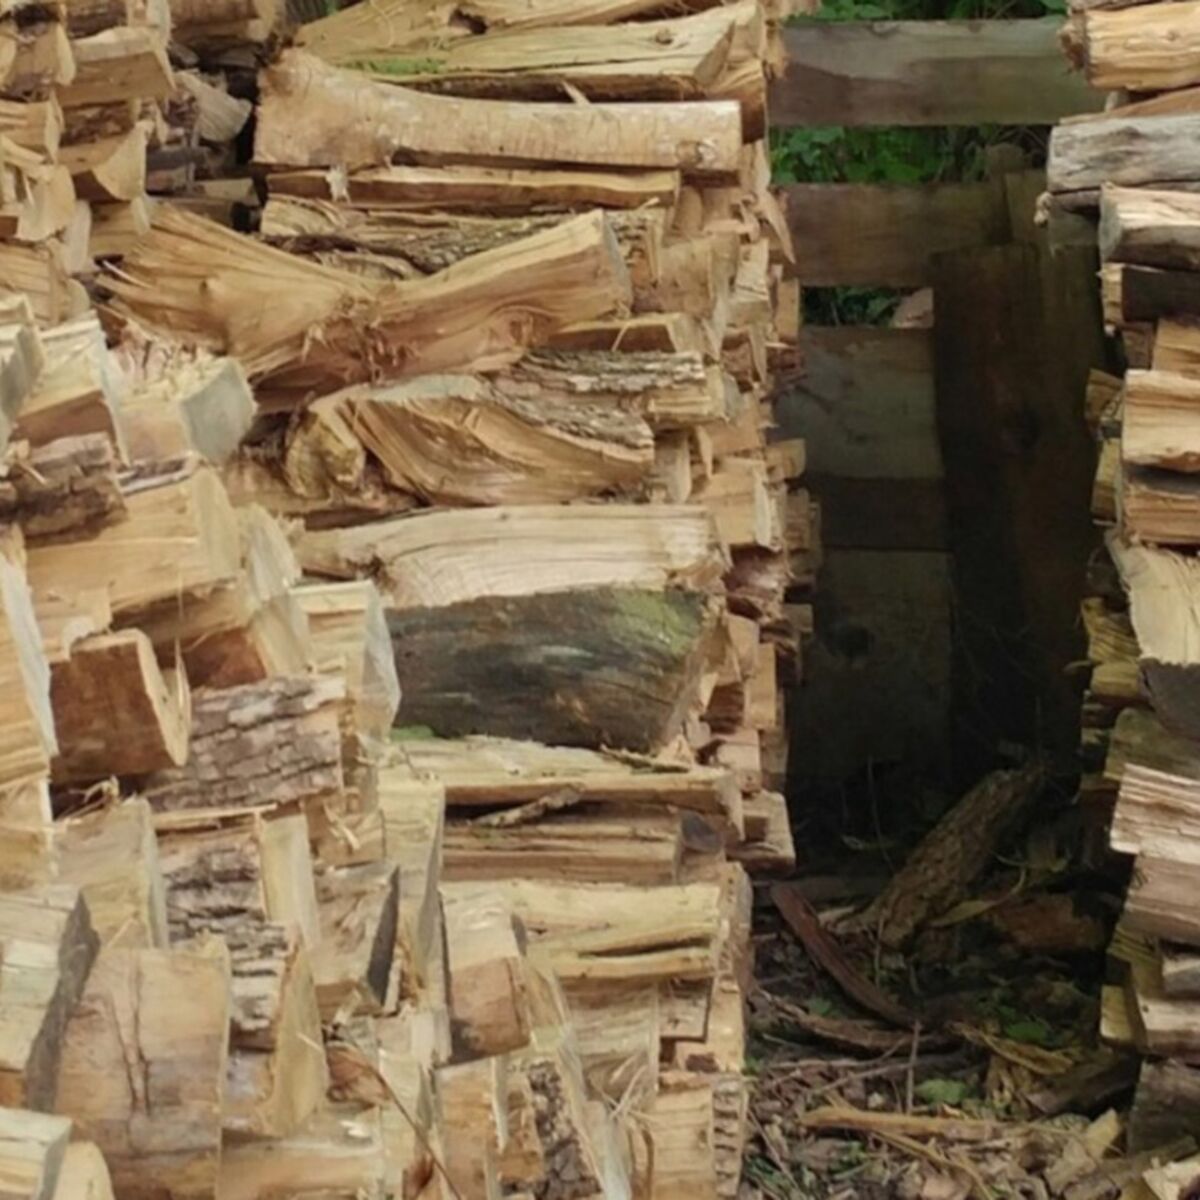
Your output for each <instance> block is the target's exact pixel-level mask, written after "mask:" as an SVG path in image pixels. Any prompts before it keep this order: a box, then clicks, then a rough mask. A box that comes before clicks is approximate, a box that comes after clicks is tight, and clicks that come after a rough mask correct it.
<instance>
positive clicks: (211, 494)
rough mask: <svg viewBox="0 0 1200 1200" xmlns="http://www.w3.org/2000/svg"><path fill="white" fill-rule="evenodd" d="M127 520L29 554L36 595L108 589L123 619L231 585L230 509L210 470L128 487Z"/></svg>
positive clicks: (233, 528)
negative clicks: (80, 537)
mask: <svg viewBox="0 0 1200 1200" xmlns="http://www.w3.org/2000/svg"><path fill="white" fill-rule="evenodd" d="M125 500H126V504H127V506H128V513H129V515H128V518H127V519H126V520H124V521H122V522H120V523H119V524H117V525H110V526H108V527H107V528H105V529H102V530H100V531H99V532H98V533H97V534H96V535H95V536H94V537H92V538H90V539H88V540H87V541H84V542H71V543H65V544H62V545H54V546H40V547H34V548H31V549H30V552H29V578H30V583H31V585H32V587H33V590H34V593H35V594H37V593H38V592H42V591H47V592H58V593H59V594H60V595H63V596H70V595H72V594H73V595H79V594H80V593H82V592H86V591H90V590H91V589H94V588H103V587H107V588H108V591H109V595H110V597H111V601H112V608H113V613H114V615H115V616H116V617H117V619H118V620H121V619H124V620H126V621H132V620H136V619H137V616H138V614H144V613H146V612H147V611H148V610H152V609H153V608H154V606H155V605H160V604H171V605H172V606H173V608H174V609H175V611H178V608H179V607H181V606H182V605H184V604H185V603H186V600H187V599H188V597H197V596H203V595H205V594H206V593H208V592H211V591H212V590H213V589H214V588H216V587H219V586H221V585H222V584H229V583H231V582H233V580H234V579H235V578H236V576H237V572H238V569H239V566H240V564H239V561H238V553H237V547H238V540H237V525H236V519H235V517H234V513H233V508H232V506H231V505H230V503H229V499H228V497H227V496H226V494H225V489H224V488H223V487H222V486H221V482H220V480H219V478H218V477H217V476H216V474H215V473H214V472H213V471H212V470H210V469H209V468H207V467H201V468H199V469H196V470H190V471H186V472H181V473H177V474H175V475H171V476H166V477H154V478H151V479H148V480H137V481H135V482H133V483H130V484H127V485H126V487H125Z"/></svg>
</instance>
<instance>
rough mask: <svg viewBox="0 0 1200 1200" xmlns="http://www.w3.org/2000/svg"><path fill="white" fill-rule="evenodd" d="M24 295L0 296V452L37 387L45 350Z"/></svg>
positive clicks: (30, 307) (6, 445) (6, 444)
mask: <svg viewBox="0 0 1200 1200" xmlns="http://www.w3.org/2000/svg"><path fill="white" fill-rule="evenodd" d="M34 322H35V317H34V312H33V306H32V305H31V304H30V303H29V301H28V299H26V297H25V296H24V294H22V295H20V296H13V297H11V298H8V297H4V296H0V450H3V449H7V447H8V441H9V437H10V435H11V433H12V425H13V422H14V421H15V419H16V417H17V414H18V413H19V412H20V411H21V409H22V408H24V406H25V404H26V402H27V401H28V399H29V397H30V396H31V395H32V394H33V390H34V388H35V387H36V386H37V382H38V378H39V377H40V376H41V373H42V371H43V370H44V369H45V366H46V350H45V347H44V346H43V344H42V339H41V336H40V334H39V333H38V329H37V326H36V325H35V324H34Z"/></svg>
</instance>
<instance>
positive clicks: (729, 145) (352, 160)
mask: <svg viewBox="0 0 1200 1200" xmlns="http://www.w3.org/2000/svg"><path fill="white" fill-rule="evenodd" d="M299 95H304V96H305V97H307V98H308V103H315V102H316V98H317V97H318V96H319V97H321V99H320V107H321V109H322V111H323V112H326V113H328V114H329V117H330V120H329V124H328V128H322V127H321V126H319V125H316V124H310V125H309V126H308V127H307V128H301V127H299V126H298V125H297V123H296V122H295V120H294V111H295V110H294V103H295V99H296V97H297V96H299ZM698 105H699V106H701V107H698ZM335 114H341V115H335ZM528 117H529V110H528V109H527V108H526V107H525V106H523V105H522V104H521V103H519V102H507V101H500V100H470V99H467V100H460V99H455V98H452V97H447V96H429V95H425V94H423V93H421V92H414V91H411V90H410V89H407V88H399V87H394V86H391V85H388V84H380V83H372V82H370V81H369V80H365V79H363V78H362V77H361V76H357V75H355V74H354V73H353V72H349V71H340V70H338V69H336V68H333V67H329V66H327V65H326V64H324V63H322V62H321V61H320V60H319V59H316V58H314V57H312V56H311V55H308V54H305V53H304V52H303V51H299V50H295V51H289V52H288V53H286V54H285V55H284V56H283V58H281V59H280V61H279V63H278V64H277V65H276V66H274V67H272V68H271V69H270V70H269V71H268V72H267V73H266V74H265V75H264V77H263V80H262V100H261V102H260V109H259V120H258V126H257V130H256V134H255V145H254V156H255V159H256V160H257V161H258V162H261V163H263V164H266V165H275V166H283V167H324V166H344V167H347V168H357V167H373V166H382V165H385V164H387V163H390V162H391V161H392V160H393V158H395V157H397V156H398V155H399V154H401V153H404V154H407V155H415V156H423V157H424V158H425V159H426V160H427V161H433V162H438V161H441V162H456V161H457V162H469V161H471V160H472V159H474V160H476V161H481V163H486V164H489V165H497V164H500V165H508V166H527V165H529V164H531V163H545V164H546V165H551V164H554V165H579V166H590V165H603V166H606V167H622V168H635V169H642V170H646V169H656V168H657V169H668V170H685V171H687V172H689V173H692V174H696V175H700V176H716V177H721V176H726V177H728V176H731V175H736V173H737V163H738V157H739V155H740V152H741V146H742V131H741V114H740V112H739V109H738V105H737V104H736V103H734V102H732V101H725V100H715V101H697V102H692V103H686V104H685V103H680V104H646V105H636V104H625V105H620V106H619V107H616V108H612V109H609V108H608V107H607V106H605V105H602V104H588V105H575V104H551V105H540V106H539V108H538V120H537V121H536V122H530V121H529V119H528ZM697 127H700V128H703V129H704V130H705V136H704V137H703V138H702V139H699V140H697V138H696V136H695V130H696V128H697ZM434 130H436V131H437V136H436V137H435V136H433V131H434Z"/></svg>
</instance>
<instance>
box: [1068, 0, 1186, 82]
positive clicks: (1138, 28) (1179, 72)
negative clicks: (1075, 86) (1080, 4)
mask: <svg viewBox="0 0 1200 1200" xmlns="http://www.w3.org/2000/svg"><path fill="white" fill-rule="evenodd" d="M1077 29H1078V33H1079V36H1080V38H1081V42H1082V50H1083V58H1084V67H1085V70H1086V71H1087V77H1088V82H1089V83H1090V84H1091V85H1092V86H1093V87H1095V88H1099V89H1100V90H1101V91H1117V90H1120V89H1125V90H1127V91H1131V92H1161V91H1168V90H1170V89H1174V88H1181V87H1187V86H1188V85H1189V84H1193V83H1200V32H1197V31H1198V30H1200V4H1197V3H1196V0H1183V2H1181V3H1172V4H1139V5H1137V6H1135V7H1133V8H1126V9H1119V10H1115V11H1114V10H1106V9H1098V10H1094V11H1092V12H1085V13H1083V14H1082V15H1081V18H1080V21H1079V25H1078V27H1077Z"/></svg>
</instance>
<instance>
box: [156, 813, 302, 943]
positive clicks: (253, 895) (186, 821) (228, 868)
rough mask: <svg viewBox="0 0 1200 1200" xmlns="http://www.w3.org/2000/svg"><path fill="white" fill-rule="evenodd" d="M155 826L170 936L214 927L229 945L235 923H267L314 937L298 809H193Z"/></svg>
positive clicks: (182, 937)
mask: <svg viewBox="0 0 1200 1200" xmlns="http://www.w3.org/2000/svg"><path fill="white" fill-rule="evenodd" d="M157 828H158V837H159V860H160V864H161V869H162V876H163V882H164V885H165V888H166V911H167V921H168V929H169V932H170V936H171V940H172V941H173V942H186V941H189V940H190V939H192V938H195V937H197V936H199V935H200V934H203V933H219V934H222V935H224V936H225V938H226V940H227V941H228V942H229V943H230V944H231V945H232V944H233V943H234V942H235V941H236V940H237V938H238V937H239V936H240V935H239V930H240V929H242V927H245V929H246V930H250V929H254V928H257V927H259V926H261V925H263V924H266V923H273V924H276V925H279V926H281V927H282V928H283V929H284V930H285V931H286V930H290V931H293V932H294V933H295V934H297V935H298V937H299V938H300V940H301V942H302V943H303V944H305V945H307V946H309V947H313V946H315V945H316V944H317V942H318V941H319V940H320V937H321V929H320V916H319V913H318V907H317V894H316V887H315V884H314V882H313V872H312V860H311V858H310V856H309V850H308V825H307V822H306V821H305V819H304V817H303V815H300V814H294V815H290V816H278V815H273V814H267V815H266V816H264V815H263V814H262V813H260V812H255V813H249V814H243V815H229V814H227V813H224V812H221V813H219V814H212V815H206V814H205V813H204V812H203V811H199V812H195V813H187V814H183V815H180V816H177V817H175V818H165V817H161V816H160V818H159V820H158V823H157ZM247 936H248V935H247ZM235 965H236V964H235Z"/></svg>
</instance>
